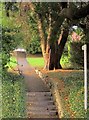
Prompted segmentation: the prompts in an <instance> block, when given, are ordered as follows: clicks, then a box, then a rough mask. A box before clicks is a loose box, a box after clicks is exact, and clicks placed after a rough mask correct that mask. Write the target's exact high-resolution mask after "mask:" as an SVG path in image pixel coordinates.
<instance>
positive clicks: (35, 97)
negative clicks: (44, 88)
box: [27, 96, 53, 101]
mask: <svg viewBox="0 0 89 120" xmlns="http://www.w3.org/2000/svg"><path fill="white" fill-rule="evenodd" d="M27 100H30V101H31V100H32V101H33V100H53V97H52V96H27Z"/></svg>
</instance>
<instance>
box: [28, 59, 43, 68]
mask: <svg viewBox="0 0 89 120" xmlns="http://www.w3.org/2000/svg"><path fill="white" fill-rule="evenodd" d="M27 61H28V63H29V64H30V65H32V66H34V67H37V68H43V67H44V59H43V58H42V57H34V58H33V57H28V58H27Z"/></svg>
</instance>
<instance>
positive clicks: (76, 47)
mask: <svg viewBox="0 0 89 120" xmlns="http://www.w3.org/2000/svg"><path fill="white" fill-rule="evenodd" d="M82 45H83V43H81V42H70V43H69V46H68V55H69V60H70V62H71V63H72V64H76V65H79V66H81V67H82V66H83V63H84V57H83V50H82Z"/></svg>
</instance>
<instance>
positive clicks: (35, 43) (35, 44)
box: [26, 39, 41, 54]
mask: <svg viewBox="0 0 89 120" xmlns="http://www.w3.org/2000/svg"><path fill="white" fill-rule="evenodd" d="M26 50H27V52H28V53H31V54H36V53H41V47H40V41H39V40H37V39H36V40H31V41H30V44H28V45H27V47H26Z"/></svg>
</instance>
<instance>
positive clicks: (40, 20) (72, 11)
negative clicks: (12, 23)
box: [5, 2, 89, 70]
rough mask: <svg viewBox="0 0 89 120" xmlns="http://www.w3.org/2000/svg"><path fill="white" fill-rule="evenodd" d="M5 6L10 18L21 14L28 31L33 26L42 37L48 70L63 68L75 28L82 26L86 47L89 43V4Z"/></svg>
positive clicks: (61, 3)
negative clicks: (71, 30) (65, 54)
mask: <svg viewBox="0 0 89 120" xmlns="http://www.w3.org/2000/svg"><path fill="white" fill-rule="evenodd" d="M5 6H6V7H5V9H6V15H7V17H10V14H11V13H10V12H11V11H12V12H13V11H16V10H17V11H18V13H19V16H20V18H23V21H24V22H23V23H27V24H25V25H26V26H27V27H26V28H28V26H30V27H29V28H28V29H30V28H31V26H32V30H33V31H35V30H36V31H37V33H38V34H39V37H40V42H41V49H42V54H43V57H44V61H45V67H44V69H49V70H53V69H54V68H55V69H59V68H62V67H61V64H60V59H61V56H62V53H63V50H64V46H65V44H66V42H67V38H68V35H69V31H70V29H71V27H72V26H74V25H77V26H80V27H81V28H82V29H83V30H84V34H85V37H86V39H85V43H87V44H88V43H89V40H88V36H89V2H80V3H78V2H54V3H52V2H27V3H23V2H22V3H5ZM20 20H21V19H20ZM34 25H35V27H34ZM26 31H27V30H26V29H25V32H26ZM29 31H30V30H29ZM29 34H30V33H29ZM30 38H31V35H30ZM28 40H29V39H28Z"/></svg>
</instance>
